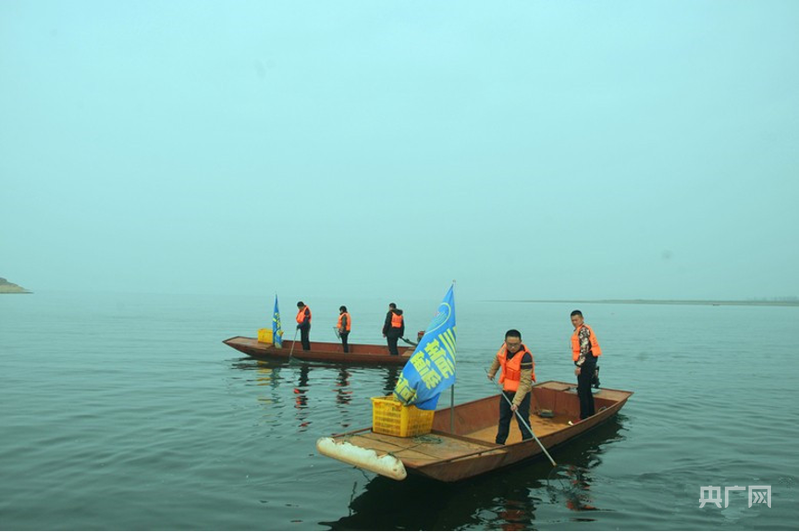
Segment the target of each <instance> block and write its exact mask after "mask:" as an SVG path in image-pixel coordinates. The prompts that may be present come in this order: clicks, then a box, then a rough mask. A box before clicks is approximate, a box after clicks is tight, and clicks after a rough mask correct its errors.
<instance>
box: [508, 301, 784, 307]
mask: <svg viewBox="0 0 799 532" xmlns="http://www.w3.org/2000/svg"><path fill="white" fill-rule="evenodd" d="M493 301H500V300H493ZM503 301H505V302H506V303H605V304H608V303H612V304H620V305H709V306H716V307H718V306H741V307H799V301H756V300H755V301H748V300H742V301H732V300H712V299H708V300H705V299H506V300H503Z"/></svg>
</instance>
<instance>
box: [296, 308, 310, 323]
mask: <svg viewBox="0 0 799 532" xmlns="http://www.w3.org/2000/svg"><path fill="white" fill-rule="evenodd" d="M306 310H307V311H308V325H310V324H311V307H309V306H308V305H305V306H304V307H302V308H301V309H300V310H299V311H297V323H302V320H304V319H305V311H306Z"/></svg>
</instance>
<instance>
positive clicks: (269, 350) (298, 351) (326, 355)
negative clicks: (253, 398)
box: [223, 336, 413, 366]
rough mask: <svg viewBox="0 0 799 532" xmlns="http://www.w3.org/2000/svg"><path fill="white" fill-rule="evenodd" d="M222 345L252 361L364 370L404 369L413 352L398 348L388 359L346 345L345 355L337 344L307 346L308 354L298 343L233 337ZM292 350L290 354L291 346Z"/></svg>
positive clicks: (377, 350)
mask: <svg viewBox="0 0 799 532" xmlns="http://www.w3.org/2000/svg"><path fill="white" fill-rule="evenodd" d="M223 343H224V344H227V345H229V346H230V347H232V348H233V349H236V350H238V351H241V352H242V353H244V354H246V355H248V356H251V357H253V358H257V359H262V360H284V361H288V360H289V359H290V358H293V359H297V360H299V361H304V362H329V363H342V364H353V365H368V366H404V365H405V363H406V362H408V359H409V358H410V356H411V355H412V354H413V348H412V347H408V348H402V347H401V348H399V353H400V354H399V355H396V356H395V355H389V353H388V347H387V346H384V345H366V344H350V346H349V353H345V352H344V348H343V347H342V345H341V344H340V343H333V342H311V350H310V351H303V350H302V344H301V343H300V342H294V341H293V340H287V341H284V342H283V347H280V348H278V347H275V346H274V345H273V344H264V343H261V342H259V341H258V340H257V339H255V338H248V337H245V336H234V337H232V338H228V339H227V340H223ZM293 344H296V345H294V348H293V350H292V345H293Z"/></svg>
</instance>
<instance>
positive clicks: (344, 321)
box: [336, 305, 352, 353]
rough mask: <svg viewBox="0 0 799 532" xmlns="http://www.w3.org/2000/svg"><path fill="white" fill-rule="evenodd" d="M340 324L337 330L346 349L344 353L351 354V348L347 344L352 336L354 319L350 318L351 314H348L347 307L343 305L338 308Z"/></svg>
mask: <svg viewBox="0 0 799 532" xmlns="http://www.w3.org/2000/svg"><path fill="white" fill-rule="evenodd" d="M338 312H339V315H338V323H337V324H336V328H337V329H338V335H339V336H340V337H341V345H342V346H343V347H344V352H345V353H349V352H350V346H349V345H348V344H347V338H348V337H349V335H350V331H351V330H352V318H351V317H350V313H349V312H347V307H345V306H344V305H341V306H340V307H339V308H338Z"/></svg>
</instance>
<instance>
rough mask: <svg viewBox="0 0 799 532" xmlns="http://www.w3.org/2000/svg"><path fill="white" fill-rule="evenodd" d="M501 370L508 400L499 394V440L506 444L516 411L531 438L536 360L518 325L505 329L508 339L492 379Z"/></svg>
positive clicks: (491, 371)
mask: <svg viewBox="0 0 799 532" xmlns="http://www.w3.org/2000/svg"><path fill="white" fill-rule="evenodd" d="M497 370H499V371H500V374H499V383H500V384H502V394H503V395H504V396H505V398H507V400H506V399H505V398H503V397H500V398H499V428H498V429H497V438H496V442H497V443H498V444H500V445H504V444H505V440H507V439H508V434H509V432H510V420H511V418H512V417H513V415H514V413H516V414H518V416H519V418H518V419H517V421H518V422H519V431H521V433H522V439H523V440H529V439H530V438H532V437H533V435H532V433H531V432H530V431H529V430H528V429H527V427H525V426H524V423H527V426H528V427H529V426H530V390H531V389H532V387H533V383H534V382H535V361H534V360H533V354H532V353H531V352H530V350H529V349H527V347H526V346H525V345H524V344H523V343H522V333H520V332H519V331H517V330H516V329H511V330H509V331H508V332H506V333H505V343H503V344H502V347H500V348H499V351H498V352H497V356H496V358H495V359H494V362H493V363H492V364H491V369H489V370H488V379H489V380H494V375H496V373H497ZM509 402H510V403H512V404H509ZM522 420H524V423H522Z"/></svg>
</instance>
